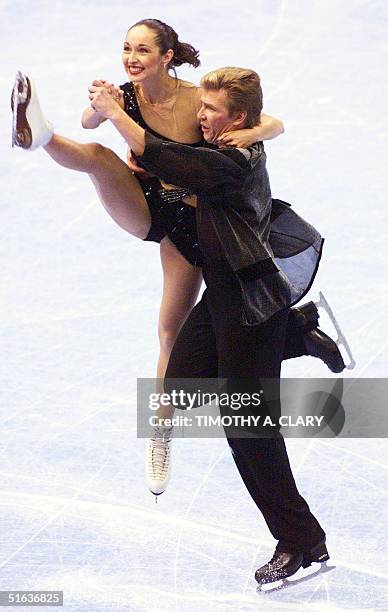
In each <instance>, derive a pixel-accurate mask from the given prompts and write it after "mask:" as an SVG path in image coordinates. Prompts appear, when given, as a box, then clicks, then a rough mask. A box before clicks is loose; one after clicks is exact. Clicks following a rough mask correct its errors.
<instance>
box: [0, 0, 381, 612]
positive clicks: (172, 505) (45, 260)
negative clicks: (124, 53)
mask: <svg viewBox="0 0 388 612" xmlns="http://www.w3.org/2000/svg"><path fill="white" fill-rule="evenodd" d="M0 11H1V12H0V24H1V25H0V29H1V30H0V40H1V47H2V51H1V57H0V62H1V70H0V85H1V87H0V107H1V109H2V110H1V116H0V159H1V170H0V174H1V178H2V188H1V213H0V214H1V243H0V249H1V252H0V257H1V269H2V278H1V285H0V287H1V302H0V308H1V314H2V322H1V345H2V360H1V371H0V388H1V391H0V393H1V413H0V414H1V417H0V418H1V430H0V431H1V455H0V457H1V462H0V483H1V494H0V500H1V502H0V503H1V531H0V544H1V545H0V589H3V590H4V589H35V590H36V589H60V590H63V591H64V592H65V606H64V609H65V610H71V611H73V610H77V611H82V612H84V611H85V612H94V611H96V612H97V611H98V612H103V611H104V612H105V611H108V610H123V611H124V610H125V611H136V612H145V611H146V612H153V611H158V612H183V610H184V611H188V612H203V611H206V612H236V611H237V610H241V611H248V610H249V611H251V610H252V611H253V610H255V611H256V610H265V611H267V610H268V611H269V610H276V611H278V610H288V609H289V610H297V611H301V610H317V611H319V612H322V611H323V610H331V611H334V610H350V609H351V610H388V602H387V578H388V563H387V516H388V504H387V489H388V487H387V470H388V453H387V445H386V442H385V440H361V439H359V440H335V439H333V440H289V441H288V442H287V446H288V449H289V454H290V460H291V462H292V466H293V469H294V473H295V477H296V479H297V482H298V486H299V489H300V491H301V493H302V495H304V496H305V497H306V498H307V500H308V502H309V504H310V506H311V508H312V510H313V512H314V513H315V514H316V515H317V517H318V518H319V520H320V522H321V523H322V525H323V527H324V529H325V530H326V532H327V541H328V547H329V550H330V553H331V557H332V558H331V561H330V562H329V566H330V565H331V566H335V569H334V570H332V571H329V572H327V573H321V574H320V575H318V576H314V577H312V578H311V579H307V580H305V579H303V576H304V575H306V574H309V573H311V572H313V571H315V570H316V566H313V567H312V568H309V570H305V572H304V574H303V573H301V579H299V574H298V575H297V577H296V578H295V577H294V580H295V582H294V584H292V586H290V587H289V588H287V589H283V590H276V591H273V592H271V593H260V594H257V593H256V592H255V582H254V579H253V574H254V570H255V569H256V568H257V567H258V566H259V565H261V564H262V563H264V562H266V561H267V560H268V559H269V558H270V556H271V555H272V551H273V548H274V542H273V540H272V537H271V535H270V534H269V532H268V530H267V528H266V525H265V523H264V521H263V519H262V517H261V516H260V515H259V514H258V512H257V510H256V507H255V505H254V504H253V502H252V501H251V499H250V497H249V496H248V494H247V492H246V491H245V489H244V486H243V484H242V482H241V480H240V478H239V476H238V474H237V471H236V469H235V467H234V464H233V461H232V458H231V456H230V454H229V451H228V450H227V446H226V443H225V441H224V440H176V441H175V442H174V457H173V458H174V473H173V478H172V481H171V485H170V487H169V489H168V492H166V494H164V495H163V496H162V497H161V498H160V499H159V503H158V505H157V506H155V504H154V501H153V498H152V496H151V495H150V494H149V492H148V491H147V490H146V487H145V482H144V477H143V473H144V466H143V463H144V462H143V453H144V441H143V440H138V439H137V438H136V412H135V411H136V395H135V391H136V377H139V376H141V377H146V376H153V374H154V370H155V363H156V357H157V351H158V342H157V333H156V324H157V315H158V305H159V300H160V294H161V273H160V263H159V255H158V247H157V246H156V245H154V244H148V243H147V244H144V243H142V242H140V241H138V240H136V239H134V238H131V237H130V236H129V235H127V234H125V233H124V232H123V231H122V230H120V229H119V228H118V227H116V226H115V225H114V223H113V222H112V221H111V220H110V218H108V216H107V215H106V213H105V211H104V210H103V208H102V206H101V205H100V204H99V202H98V199H97V196H96V194H95V193H94V191H93V188H92V186H91V185H90V184H89V182H88V179H87V177H86V176H83V175H78V174H76V173H74V172H70V171H66V170H64V169H62V168H60V167H59V166H56V165H55V164H54V163H53V162H52V161H51V160H50V159H49V158H48V156H46V155H45V153H44V152H42V151H37V152H36V153H33V154H27V153H25V152H23V151H20V150H11V148H10V116H9V110H8V106H9V91H10V88H11V86H12V83H13V78H14V73H15V71H16V70H17V69H22V70H30V71H31V73H32V74H33V75H34V77H35V80H36V82H37V84H38V86H39V91H40V98H41V100H42V102H43V106H44V109H45V111H46V114H47V116H48V117H49V118H50V120H52V121H53V123H54V124H55V126H56V128H57V130H58V132H59V133H62V134H65V135H68V136H69V137H73V138H76V139H80V140H82V141H84V142H87V141H90V140H94V139H95V140H98V141H99V142H102V143H103V144H107V145H109V146H111V147H112V148H114V150H115V151H116V152H118V153H119V154H121V155H124V151H125V147H124V144H123V141H122V139H121V138H120V137H118V136H117V135H116V134H114V133H113V131H112V128H111V127H110V126H109V125H107V124H105V125H103V126H101V128H99V130H98V132H95V133H90V132H85V131H84V130H83V129H82V128H81V126H80V121H79V119H80V115H81V111H82V109H83V108H84V107H85V106H86V105H87V95H86V94H87V86H88V84H89V82H90V81H91V80H92V79H93V78H96V77H98V78H110V79H112V80H113V81H115V82H122V81H123V80H124V76H123V72H122V68H121V64H120V49H121V43H122V39H123V36H124V34H125V31H126V28H127V27H128V26H129V25H130V24H132V23H133V22H135V21H137V20H138V19H141V18H144V17H148V16H154V17H158V18H160V19H163V20H164V21H167V22H169V23H171V24H172V25H174V26H175V27H176V29H177V30H178V32H179V33H180V34H181V37H182V39H183V40H187V41H188V42H191V43H193V44H194V45H196V46H197V47H198V48H200V49H201V57H202V62H203V63H202V66H201V67H200V68H199V69H198V70H197V71H193V70H182V71H181V72H180V75H181V76H182V77H183V78H188V79H191V80H195V81H197V82H198V81H199V79H200V76H201V74H203V73H204V72H206V71H207V70H210V69H212V68H215V67H218V66H221V65H241V66H250V67H252V68H255V69H257V70H258V71H259V72H260V74H261V75H262V79H263V88H264V93H265V110H266V111H267V112H269V113H271V114H274V115H277V116H279V117H281V118H282V119H283V120H284V123H285V126H286V133H285V135H284V136H282V137H281V138H279V139H278V140H276V141H274V142H271V143H269V144H268V145H267V147H266V148H267V153H268V158H269V171H270V176H271V183H272V189H273V193H274V195H275V196H278V197H281V198H283V199H285V200H287V201H290V202H292V203H293V204H294V205H295V207H296V208H297V210H298V211H299V212H300V213H301V214H302V215H303V216H305V217H306V218H307V219H309V220H311V222H312V223H314V224H315V225H316V226H317V227H319V228H320V230H321V231H322V233H323V235H324V236H325V237H326V245H325V250H324V257H323V260H322V264H321V267H320V271H319V275H318V277H317V280H316V282H315V285H314V288H313V290H312V291H311V293H310V296H311V297H316V295H317V290H318V289H322V290H323V291H324V293H325V295H326V296H327V297H328V299H329V301H330V303H331V306H332V307H333V309H334V310H335V313H336V315H337V317H338V320H339V322H340V323H341V324H342V327H343V329H344V331H345V332H346V334H347V337H348V339H349V341H350V343H351V347H352V351H353V353H354V356H355V358H356V360H357V367H356V369H355V370H354V371H353V372H351V373H350V372H348V373H345V376H348V375H353V374H354V376H357V377H371V378H373V377H384V376H386V372H387V361H388V348H387V347H388V342H387V338H388V333H387V332H388V324H387V316H386V307H387V295H388V291H387V285H388V282H387V274H386V268H387V263H386V262H387V261H388V241H387V238H386V236H387V223H386V222H387V216H388V214H387V206H386V197H387V187H388V185H387V166H388V147H387V145H388V123H387V118H386V104H387V99H388V85H387V79H386V74H385V72H386V66H387V65H388V57H387V49H388V39H387V35H386V33H387V27H388V4H387V3H386V2H385V0H327V1H326V2H321V1H320V0H309V1H307V0H299V1H298V2H291V1H287V0H283V1H280V0H258V1H257V2H251V3H245V5H244V4H243V3H236V2H234V1H233V2H232V1H231V0H223V1H220V0H213V2H212V3H210V2H204V0H200V1H199V2H197V3H183V2H177V1H175V2H172V1H166V2H164V3H163V4H160V3H157V2H156V1H155V0H152V1H150V2H142V3H132V4H131V3H128V2H123V1H121V0H120V1H113V2H111V3H102V2H99V1H98V0H97V1H95V2H90V1H89V0H84V1H82V2H81V1H78V2H77V1H75V0H66V1H65V0H51V1H50V2H49V1H48V0H46V1H44V0H35V1H34V2H33V3H28V2H25V1H24V2H22V1H20V0H15V1H12V2H11V1H4V0H3V2H1V4H0ZM283 374H284V375H288V376H304V375H308V376H327V371H326V370H325V369H324V368H323V366H322V365H321V364H320V363H319V362H316V361H315V360H312V359H307V358H304V359H299V360H294V362H292V363H287V364H285V365H284V368H283ZM52 609H55V608H52Z"/></svg>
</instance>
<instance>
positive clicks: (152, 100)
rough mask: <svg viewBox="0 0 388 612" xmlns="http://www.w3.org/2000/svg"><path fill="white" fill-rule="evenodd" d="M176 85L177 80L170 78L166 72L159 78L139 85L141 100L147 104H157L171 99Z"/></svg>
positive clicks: (150, 79)
mask: <svg viewBox="0 0 388 612" xmlns="http://www.w3.org/2000/svg"><path fill="white" fill-rule="evenodd" d="M177 85H178V82H177V79H174V78H173V77H171V76H170V75H169V74H167V72H165V73H164V74H163V75H161V76H160V77H159V76H156V77H154V78H149V79H147V80H146V81H143V82H142V83H139V86H140V91H141V93H142V96H143V99H144V100H145V102H148V103H149V104H158V103H161V102H164V101H165V100H168V99H169V98H171V96H173V95H174V92H175V90H176V88H177Z"/></svg>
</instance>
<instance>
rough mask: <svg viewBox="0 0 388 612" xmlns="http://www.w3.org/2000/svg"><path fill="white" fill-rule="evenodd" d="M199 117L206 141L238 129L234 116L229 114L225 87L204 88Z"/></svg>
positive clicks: (212, 140)
mask: <svg viewBox="0 0 388 612" xmlns="http://www.w3.org/2000/svg"><path fill="white" fill-rule="evenodd" d="M197 117H198V119H199V123H200V127H201V130H202V133H203V137H204V139H205V140H206V142H215V141H216V140H217V138H219V137H220V135H221V134H223V133H224V132H228V131H230V130H233V129H236V127H235V125H234V123H233V117H231V116H230V115H229V110H228V97H227V93H226V91H225V89H219V90H217V91H216V90H206V89H202V95H201V108H200V109H199V111H198V114H197Z"/></svg>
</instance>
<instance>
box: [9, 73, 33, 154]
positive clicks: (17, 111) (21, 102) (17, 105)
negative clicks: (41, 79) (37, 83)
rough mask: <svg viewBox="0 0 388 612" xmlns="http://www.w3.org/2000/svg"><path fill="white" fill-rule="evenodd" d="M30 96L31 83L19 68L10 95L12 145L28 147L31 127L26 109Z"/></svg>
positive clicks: (30, 140) (30, 139)
mask: <svg viewBox="0 0 388 612" xmlns="http://www.w3.org/2000/svg"><path fill="white" fill-rule="evenodd" d="M30 98H31V84H30V81H29V79H28V77H27V76H25V75H24V74H23V73H22V72H20V70H19V71H18V72H17V73H16V78H15V84H14V86H13V90H12V95H11V108H12V113H13V115H12V147H14V146H17V147H22V148H23V149H29V148H30V146H31V143H32V133H31V128H30V126H29V124H28V121H27V117H26V109H27V106H28V103H29V101H30Z"/></svg>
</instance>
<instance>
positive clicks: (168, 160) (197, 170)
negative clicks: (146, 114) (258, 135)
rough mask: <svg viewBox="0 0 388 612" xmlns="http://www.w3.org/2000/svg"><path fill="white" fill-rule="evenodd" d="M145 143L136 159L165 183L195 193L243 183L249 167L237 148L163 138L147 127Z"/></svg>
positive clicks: (214, 192)
mask: <svg viewBox="0 0 388 612" xmlns="http://www.w3.org/2000/svg"><path fill="white" fill-rule="evenodd" d="M145 142H146V147H145V150H144V153H143V155H138V156H137V159H138V160H139V161H140V162H141V165H142V166H144V167H145V168H146V169H147V170H150V171H151V172H152V173H153V174H156V176H158V177H159V178H161V179H162V180H163V181H165V182H166V183H171V184H173V185H178V186H180V187H186V188H187V189H189V190H190V191H192V193H197V194H201V193H213V194H219V195H222V194H223V193H225V192H228V191H230V190H233V189H236V188H238V187H239V186H241V184H242V183H243V181H244V179H245V177H246V175H247V173H248V172H249V170H250V164H249V162H248V161H247V159H246V157H245V156H244V155H243V154H242V153H240V151H238V150H237V149H233V148H225V149H218V150H215V149H209V148H205V147H190V146H189V145H183V144H179V143H172V142H164V141H163V140H161V139H160V138H156V137H155V136H153V135H152V134H150V133H149V132H147V131H146V134H145Z"/></svg>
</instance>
